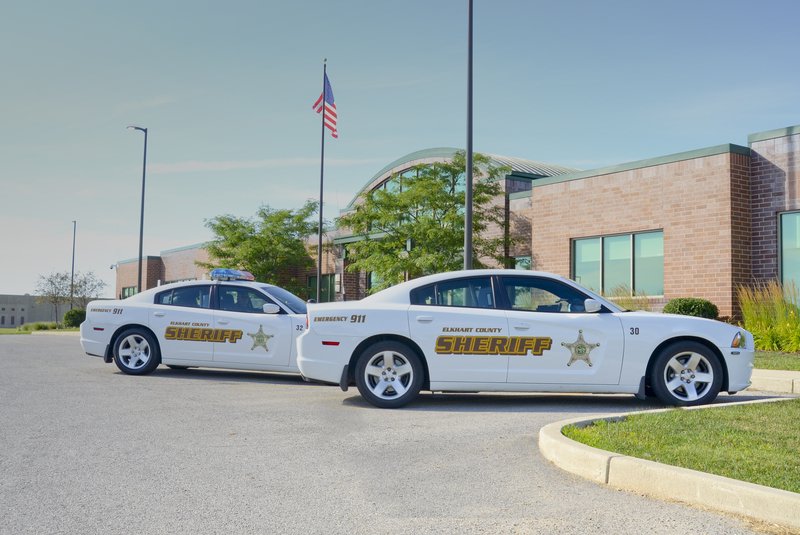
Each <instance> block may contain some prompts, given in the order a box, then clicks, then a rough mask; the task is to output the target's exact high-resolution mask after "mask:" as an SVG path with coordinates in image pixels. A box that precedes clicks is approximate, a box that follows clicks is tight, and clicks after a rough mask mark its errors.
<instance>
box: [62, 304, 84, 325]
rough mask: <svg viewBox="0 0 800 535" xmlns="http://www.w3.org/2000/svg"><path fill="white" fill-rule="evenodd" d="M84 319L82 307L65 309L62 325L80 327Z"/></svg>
mask: <svg viewBox="0 0 800 535" xmlns="http://www.w3.org/2000/svg"><path fill="white" fill-rule="evenodd" d="M85 319H86V311H85V310H84V309H82V308H73V309H72V310H67V313H66V314H64V327H80V326H81V323H83V322H84V320H85Z"/></svg>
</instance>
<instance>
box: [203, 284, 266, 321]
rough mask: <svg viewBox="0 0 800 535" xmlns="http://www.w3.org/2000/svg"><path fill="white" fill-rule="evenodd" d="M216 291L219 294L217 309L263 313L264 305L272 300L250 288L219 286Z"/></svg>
mask: <svg viewBox="0 0 800 535" xmlns="http://www.w3.org/2000/svg"><path fill="white" fill-rule="evenodd" d="M217 292H218V295H219V309H220V310H226V311H228V312H245V313H248V314H263V313H264V305H265V304H267V303H272V300H271V299H269V298H268V297H267V296H265V295H264V294H262V293H261V292H258V291H256V290H253V289H251V288H244V287H241V286H220V287H219V288H218V290H217Z"/></svg>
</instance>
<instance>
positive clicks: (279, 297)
mask: <svg viewBox="0 0 800 535" xmlns="http://www.w3.org/2000/svg"><path fill="white" fill-rule="evenodd" d="M261 289H262V290H264V291H265V292H267V293H268V294H269V296H270V297H272V298H273V299H275V300H276V301H278V302H279V303H281V304H282V305H284V306H285V307H287V308H288V309H289V310H291V311H292V312H294V313H295V314H305V313H306V303H305V301H303V300H302V299H300V298H299V297H297V296H296V295H294V294H293V293H292V292H287V291H286V290H284V289H283V288H279V287H277V286H263V287H262V288H261Z"/></svg>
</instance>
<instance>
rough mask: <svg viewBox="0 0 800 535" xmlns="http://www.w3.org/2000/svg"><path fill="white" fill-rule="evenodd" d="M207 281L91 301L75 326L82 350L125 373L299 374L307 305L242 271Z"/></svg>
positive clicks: (213, 274) (217, 271) (213, 275)
mask: <svg viewBox="0 0 800 535" xmlns="http://www.w3.org/2000/svg"><path fill="white" fill-rule="evenodd" d="M211 278H212V280H206V281H201V280H198V281H187V282H177V283H173V284H165V285H163V286H159V287H157V288H152V289H150V290H147V291H144V292H142V293H140V294H137V295H134V296H132V297H129V298H127V299H124V300H117V301H92V302H91V303H89V305H88V306H87V307H86V321H84V322H83V323H82V324H81V346H82V347H83V350H84V351H85V352H86V353H87V354H89V355H94V356H97V357H102V358H103V360H104V361H105V362H111V361H112V360H113V361H114V363H115V364H116V365H117V367H118V368H119V369H120V370H122V371H123V372H125V373H128V374H131V375H143V374H146V373H150V372H152V371H153V370H154V369H156V367H158V365H159V364H165V365H167V366H169V367H170V368H178V369H184V368H188V367H196V366H203V367H210V368H230V369H239V370H262V371H281V372H295V373H296V372H298V368H297V364H296V344H295V339H296V337H297V336H298V335H300V334H301V333H302V332H303V331H304V330H305V321H306V317H305V313H306V304H305V302H303V300H302V299H300V298H299V297H297V296H295V295H294V294H292V293H290V292H288V291H286V290H284V289H283V288H279V287H277V286H273V285H271V284H265V283H261V282H254V281H253V276H252V275H251V274H250V273H248V272H246V271H238V270H230V269H215V270H213V271H212V272H211Z"/></svg>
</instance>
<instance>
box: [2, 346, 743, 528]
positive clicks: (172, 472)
mask: <svg viewBox="0 0 800 535" xmlns="http://www.w3.org/2000/svg"><path fill="white" fill-rule="evenodd" d="M0 362H2V368H0V370H2V371H0V430H1V431H0V433H2V434H1V435H0V475H1V476H2V477H0V533H15V534H16V533H176V532H196V533H328V534H330V533H348V534H353V533H559V534H571V533H581V534H583V533H587V532H594V533H614V534H626V533H630V534H637V535H639V534H641V533H670V534H671V533H675V532H681V531H687V530H688V531H691V532H693V533H707V534H715V533H719V534H723V533H724V534H732V533H755V532H754V531H752V529H751V528H750V527H749V526H747V525H746V524H744V523H742V522H741V521H739V520H738V519H736V518H732V517H728V516H722V515H719V514H716V513H711V512H706V511H702V510H699V509H695V508H691V507H687V506H684V505H680V504H672V503H663V502H660V501H656V500H651V499H648V498H644V497H641V496H637V495H633V494H628V493H624V492H619V491H614V490H611V489H608V488H603V487H601V486H598V485H595V484H592V483H590V482H588V481H584V480H582V479H579V478H577V477H574V476H571V475H569V474H567V473H565V472H562V471H560V470H559V469H557V468H555V467H554V466H552V465H550V464H549V463H548V462H547V461H546V460H544V459H543V458H542V457H541V455H540V454H539V451H538V448H537V446H536V437H537V433H538V431H539V429H540V428H541V427H542V426H543V425H545V424H547V423H550V422H553V421H556V420H561V419H564V418H570V417H575V416H582V415H588V414H595V413H609V412H627V411H631V410H637V409H646V408H652V407H656V406H657V405H655V404H654V403H643V402H640V401H637V400H635V399H634V398H633V397H632V396H569V395H561V396H559V395H489V394H475V395H442V394H423V396H422V397H421V399H420V400H419V401H418V402H415V403H413V404H412V405H410V406H409V407H407V408H405V409H400V410H393V411H392V410H381V409H376V408H373V407H372V406H370V405H368V404H366V403H365V402H364V401H362V400H361V398H360V397H359V396H358V393H357V391H355V390H351V391H349V392H346V393H345V392H342V391H341V390H339V389H338V388H336V387H328V386H322V385H314V384H308V383H304V382H303V381H302V380H301V379H300V378H299V377H295V376H289V375H278V374H265V373H249V372H228V371H213V370H202V369H200V370H186V371H173V370H169V369H167V368H164V367H160V368H159V369H158V370H156V372H154V373H153V374H152V375H149V376H144V377H131V376H127V375H123V374H122V373H120V372H119V371H118V370H117V368H116V367H115V366H114V365H113V364H104V363H103V362H102V360H101V359H99V358H95V357H89V356H86V355H84V354H83V352H82V351H81V348H80V345H79V343H78V338H77V336H56V335H50V336H48V335H31V336H0ZM754 397H758V396H756V395H754V394H746V393H745V394H743V395H738V396H733V397H729V396H725V395H723V396H721V397H720V400H721V401H723V402H724V401H733V400H743V399H752V398H754ZM687 498H688V497H687Z"/></svg>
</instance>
